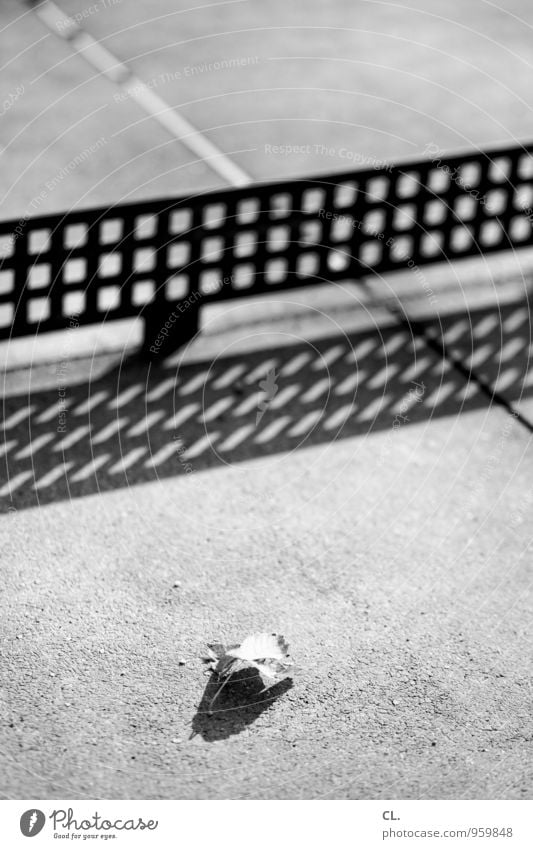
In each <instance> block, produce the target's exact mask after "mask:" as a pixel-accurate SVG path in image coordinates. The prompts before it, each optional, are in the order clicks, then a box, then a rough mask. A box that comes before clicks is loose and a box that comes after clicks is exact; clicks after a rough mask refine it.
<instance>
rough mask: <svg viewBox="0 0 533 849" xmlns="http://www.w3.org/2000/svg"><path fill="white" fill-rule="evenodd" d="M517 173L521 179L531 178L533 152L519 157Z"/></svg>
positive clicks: (532, 172) (532, 175)
mask: <svg viewBox="0 0 533 849" xmlns="http://www.w3.org/2000/svg"><path fill="white" fill-rule="evenodd" d="M517 173H518V176H519V178H520V179H521V180H531V179H533V154H531V153H525V154H524V155H523V156H521V157H520V159H519V160H518V169H517Z"/></svg>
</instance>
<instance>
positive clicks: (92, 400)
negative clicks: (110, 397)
mask: <svg viewBox="0 0 533 849" xmlns="http://www.w3.org/2000/svg"><path fill="white" fill-rule="evenodd" d="M106 398H107V392H106V391H105V390H103V389H102V391H101V392H96V393H95V394H94V395H90V396H89V397H88V398H87V399H86V400H85V401H82V402H81V404H78V406H77V407H75V408H74V409H73V410H72V414H73V415H74V416H83V415H85V413H88V412H89V410H93V409H94V408H95V407H96V406H98V404H101V403H102V401H105V399H106Z"/></svg>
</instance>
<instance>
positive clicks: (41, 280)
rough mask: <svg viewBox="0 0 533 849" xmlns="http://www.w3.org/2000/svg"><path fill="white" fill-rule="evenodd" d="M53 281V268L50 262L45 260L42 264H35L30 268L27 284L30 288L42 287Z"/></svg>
mask: <svg viewBox="0 0 533 849" xmlns="http://www.w3.org/2000/svg"><path fill="white" fill-rule="evenodd" d="M51 282H52V270H51V266H50V265H49V263H47V262H45V263H43V264H42V265H33V266H32V267H31V268H29V269H28V278H27V285H28V289H42V288H43V287H44V286H48V285H49V284H50V283H51Z"/></svg>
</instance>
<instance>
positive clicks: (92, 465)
mask: <svg viewBox="0 0 533 849" xmlns="http://www.w3.org/2000/svg"><path fill="white" fill-rule="evenodd" d="M110 459H111V454H102V456H101V457H95V458H94V460H91V461H90V462H89V463H87V464H86V465H85V466H83V468H81V469H80V470H79V472H76V474H75V475H69V481H72V483H78V481H84V480H87V478H89V477H90V476H91V475H94V474H95V472H96V471H97V469H99V468H100V467H101V466H104V465H105V464H106V463H107V462H108V460H110Z"/></svg>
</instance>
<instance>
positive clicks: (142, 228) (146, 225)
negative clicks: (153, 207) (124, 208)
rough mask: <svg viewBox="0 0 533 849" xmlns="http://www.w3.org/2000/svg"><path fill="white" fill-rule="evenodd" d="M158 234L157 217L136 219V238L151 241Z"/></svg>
mask: <svg viewBox="0 0 533 849" xmlns="http://www.w3.org/2000/svg"><path fill="white" fill-rule="evenodd" d="M156 233H157V215H138V216H137V218H136V219H135V238H136V239H150V238H151V237H152V236H155V234H156Z"/></svg>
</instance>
